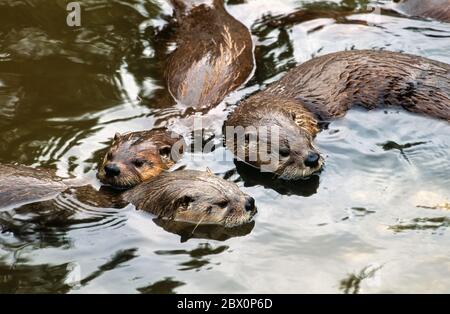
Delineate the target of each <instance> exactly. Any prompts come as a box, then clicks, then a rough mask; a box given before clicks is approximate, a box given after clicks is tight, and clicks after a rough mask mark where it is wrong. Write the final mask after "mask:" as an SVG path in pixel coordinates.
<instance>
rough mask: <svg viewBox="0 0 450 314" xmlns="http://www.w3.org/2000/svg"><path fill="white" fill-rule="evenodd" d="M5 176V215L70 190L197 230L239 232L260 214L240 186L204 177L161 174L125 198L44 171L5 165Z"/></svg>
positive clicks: (1, 200)
mask: <svg viewBox="0 0 450 314" xmlns="http://www.w3.org/2000/svg"><path fill="white" fill-rule="evenodd" d="M0 171H1V172H0V209H2V210H9V209H11V208H18V207H20V206H22V205H26V204H33V203H38V202H42V201H48V200H51V199H54V198H56V197H57V196H58V195H59V194H61V193H63V192H65V191H69V190H70V192H71V193H72V194H73V193H75V194H77V195H78V196H79V197H80V198H81V199H80V201H86V202H88V203H90V204H98V205H99V206H102V207H117V206H118V204H122V206H125V205H126V204H128V203H131V204H133V205H135V206H136V208H137V209H138V210H144V211H147V212H149V213H151V214H154V215H156V216H157V217H158V218H164V219H169V220H173V221H182V222H188V223H194V224H212V225H220V226H223V227H235V226H239V225H242V224H245V223H247V222H250V221H251V219H252V217H253V216H254V214H255V213H256V207H255V200H254V199H253V198H252V197H250V196H248V195H246V194H244V193H243V192H241V190H240V189H239V188H238V187H237V185H236V184H234V183H232V182H228V181H226V180H224V179H222V178H219V177H217V176H215V175H213V174H211V173H207V172H201V171H194V170H181V171H176V172H165V173H161V174H160V175H159V176H157V177H156V178H153V179H151V180H149V181H148V182H146V183H142V184H140V185H138V186H136V187H135V188H133V189H131V190H128V191H127V192H125V193H123V194H121V195H117V194H114V195H113V194H108V193H102V192H101V191H100V192H96V191H94V190H93V189H91V188H87V186H72V185H71V184H70V182H64V181H63V180H62V179H61V178H58V177H57V176H55V175H53V174H52V172H51V171H48V170H43V169H33V168H30V167H25V166H10V165H0ZM77 190H79V191H81V192H80V193H77Z"/></svg>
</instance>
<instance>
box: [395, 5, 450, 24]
mask: <svg viewBox="0 0 450 314" xmlns="http://www.w3.org/2000/svg"><path fill="white" fill-rule="evenodd" d="M394 2H397V3H398V5H397V6H396V7H395V8H396V9H398V10H399V11H401V12H404V13H406V14H408V15H412V16H421V17H428V18H433V19H436V20H440V21H443V22H448V23H450V0H396V1H394Z"/></svg>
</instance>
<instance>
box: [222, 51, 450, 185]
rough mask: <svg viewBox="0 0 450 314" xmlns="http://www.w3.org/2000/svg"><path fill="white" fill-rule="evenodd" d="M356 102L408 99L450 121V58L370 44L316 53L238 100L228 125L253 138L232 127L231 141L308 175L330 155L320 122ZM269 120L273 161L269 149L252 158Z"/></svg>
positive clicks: (285, 171)
mask: <svg viewBox="0 0 450 314" xmlns="http://www.w3.org/2000/svg"><path fill="white" fill-rule="evenodd" d="M353 106H361V107H364V108H366V109H374V108H377V107H385V106H401V107H403V108H405V109H406V110H408V111H411V112H416V113H422V114H426V115H428V116H431V117H435V118H440V119H444V120H447V121H450V65H448V64H444V63H441V62H438V61H433V60H430V59H426V58H423V57H419V56H413V55H409V54H402V53H395V52H386V51H365V50H363V51H346V52H338V53H332V54H328V55H325V56H322V57H318V58H315V59H312V60H310V61H308V62H305V63H304V64H302V65H300V66H297V67H296V68H294V69H292V70H291V71H289V72H288V73H287V74H286V75H285V76H284V77H283V78H282V79H281V80H279V81H277V82H275V83H273V84H271V85H270V86H269V87H268V88H267V89H266V90H264V91H260V92H258V93H256V94H254V95H253V96H251V97H249V98H248V99H246V100H244V101H243V102H242V103H241V104H240V105H238V107H237V108H236V110H235V111H234V112H233V113H232V114H231V115H230V116H229V117H228V120H227V121H226V122H225V127H231V128H232V129H235V128H236V127H239V126H241V127H244V128H246V130H245V142H243V143H242V144H239V142H238V141H236V140H235V139H234V138H233V136H229V135H228V136H227V138H226V145H227V147H228V148H229V149H230V150H232V151H233V152H234V153H235V155H236V154H237V155H238V156H237V158H238V159H240V160H242V161H245V162H247V163H249V164H251V165H253V166H255V167H258V168H262V167H263V166H266V164H267V163H269V162H270V163H271V165H272V168H270V169H269V170H267V171H271V172H274V173H276V174H277V175H279V176H280V178H283V179H294V180H295V179H300V178H302V177H305V176H309V175H310V174H312V173H314V172H316V171H318V170H319V169H321V167H322V164H323V158H322V157H321V156H320V154H319V151H318V150H317V149H316V148H315V146H314V144H313V140H314V137H315V136H316V135H317V133H318V132H319V131H320V129H321V128H320V124H321V123H326V122H329V121H330V120H331V119H333V118H337V117H342V116H344V115H345V113H346V112H347V111H348V110H349V109H350V108H351V107H353ZM275 126H278V128H276V130H275V129H273V128H272V127H275ZM249 127H251V128H250V129H249ZM261 127H268V128H269V130H272V133H275V131H278V132H279V134H278V135H277V136H276V138H275V141H276V143H273V141H274V139H273V138H271V136H268V135H265V134H257V135H258V136H259V138H257V140H258V142H259V144H261V143H262V144H266V143H267V144H268V145H267V147H268V150H270V152H271V156H270V157H271V158H270V161H265V162H263V161H262V158H260V155H261V154H262V153H266V152H265V151H257V158H254V159H253V160H250V159H249V152H250V151H251V150H252V149H253V150H257V148H259V147H258V146H256V144H255V142H257V141H256V140H253V141H252V139H255V135H254V133H255V128H256V129H260V128H261ZM226 129H227V128H226ZM248 130H249V131H248ZM225 132H226V135H227V134H228V133H230V132H229V131H225ZM262 147H266V146H262ZM239 150H241V152H243V153H241V154H239ZM253 153H255V151H254V152H253ZM266 169H267V168H266Z"/></svg>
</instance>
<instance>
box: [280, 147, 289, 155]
mask: <svg viewBox="0 0 450 314" xmlns="http://www.w3.org/2000/svg"><path fill="white" fill-rule="evenodd" d="M290 153H291V151H290V149H289V148H286V147H283V148H280V156H281V157H288V156H289V154H290Z"/></svg>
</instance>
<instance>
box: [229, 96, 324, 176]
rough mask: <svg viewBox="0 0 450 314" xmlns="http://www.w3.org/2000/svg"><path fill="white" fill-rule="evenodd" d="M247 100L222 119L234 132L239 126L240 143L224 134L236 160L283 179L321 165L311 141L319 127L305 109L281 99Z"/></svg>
mask: <svg viewBox="0 0 450 314" xmlns="http://www.w3.org/2000/svg"><path fill="white" fill-rule="evenodd" d="M250 100H251V101H250ZM248 101H249V102H247V103H246V104H244V105H243V106H241V107H238V110H236V111H235V112H234V113H233V114H232V115H231V116H230V117H229V118H228V121H227V123H226V126H232V127H233V128H235V130H234V132H235V133H239V131H237V132H236V130H238V129H236V128H239V127H243V129H241V132H243V133H244V141H243V142H241V143H243V144H239V140H237V141H236V136H234V138H232V140H233V141H235V143H233V144H230V143H229V139H230V136H229V135H226V137H227V147H233V148H234V149H233V152H234V153H235V155H236V156H237V158H238V159H239V160H242V161H244V162H246V163H248V164H250V165H252V166H255V167H257V168H259V169H261V171H264V172H273V173H275V174H277V175H278V176H279V178H280V179H284V180H298V179H301V178H305V177H309V176H311V175H312V174H314V173H315V172H317V171H319V170H320V169H321V168H322V166H323V163H324V160H323V157H322V156H321V154H320V152H319V151H318V149H317V148H316V147H315V146H314V142H313V141H314V137H315V135H316V134H317V133H318V131H319V129H318V127H317V121H316V120H315V119H314V117H313V116H312V114H311V113H310V112H309V111H307V110H306V109H305V108H304V107H302V106H301V104H299V103H297V102H295V103H293V101H291V100H285V99H277V100H276V103H275V104H273V102H272V103H269V102H267V101H263V100H262V99H256V100H255V99H252V98H250V99H249V100H248ZM225 132H226V133H228V132H231V130H226V131H225ZM237 138H239V136H238V137H237ZM236 142H237V143H236ZM240 154H242V155H240ZM242 157H244V158H242Z"/></svg>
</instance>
